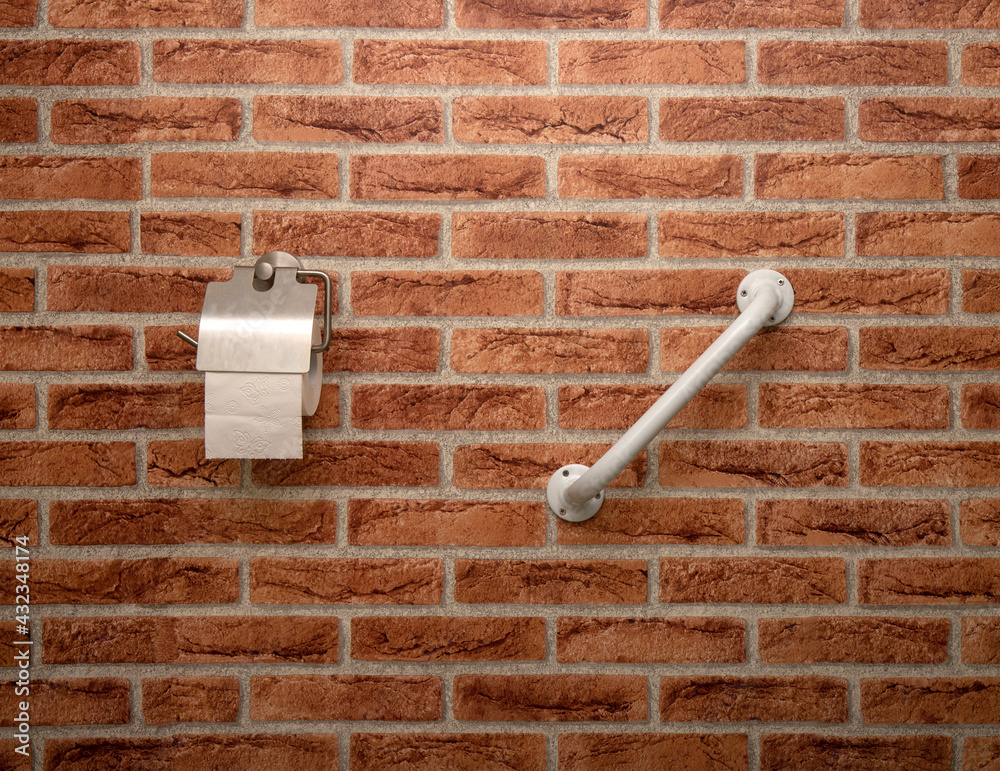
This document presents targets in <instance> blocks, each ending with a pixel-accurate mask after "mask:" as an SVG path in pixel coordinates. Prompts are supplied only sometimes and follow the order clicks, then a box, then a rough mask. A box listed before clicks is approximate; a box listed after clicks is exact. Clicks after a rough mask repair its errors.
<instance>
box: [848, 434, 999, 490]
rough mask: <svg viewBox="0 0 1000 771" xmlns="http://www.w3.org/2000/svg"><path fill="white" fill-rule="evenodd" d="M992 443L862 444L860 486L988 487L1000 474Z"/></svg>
mask: <svg viewBox="0 0 1000 771" xmlns="http://www.w3.org/2000/svg"><path fill="white" fill-rule="evenodd" d="M998 453H1000V445H998V444H997V443H995V442H862V443H861V484H862V485H865V486H876V487H877V486H881V487H884V486H902V487H938V486H941V487H989V486H991V485H993V484H995V483H996V474H997V472H998V470H1000V454H998Z"/></svg>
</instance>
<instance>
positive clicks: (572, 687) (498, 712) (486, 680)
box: [454, 674, 648, 723]
mask: <svg viewBox="0 0 1000 771" xmlns="http://www.w3.org/2000/svg"><path fill="white" fill-rule="evenodd" d="M454 708H455V717H456V718H457V719H458V720H475V721H532V722H535V721H538V722H544V723H549V722H554V721H558V722H562V721H573V722H595V721H598V722H600V721H609V720H610V721H640V720H641V721H644V720H646V717H647V714H648V708H647V703H646V678H645V677H644V676H642V675H589V674H588V675H457V676H456V677H455V707H454Z"/></svg>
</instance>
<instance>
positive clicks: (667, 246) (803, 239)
mask: <svg viewBox="0 0 1000 771" xmlns="http://www.w3.org/2000/svg"><path fill="white" fill-rule="evenodd" d="M657 235H658V240H659V253H660V256H661V257H683V258H691V257H735V258H739V259H745V258H748V257H843V256H844V238H845V224H844V215H843V213H841V212H822V211H820V212H709V211H664V212H660V216H659V230H658V234H657Z"/></svg>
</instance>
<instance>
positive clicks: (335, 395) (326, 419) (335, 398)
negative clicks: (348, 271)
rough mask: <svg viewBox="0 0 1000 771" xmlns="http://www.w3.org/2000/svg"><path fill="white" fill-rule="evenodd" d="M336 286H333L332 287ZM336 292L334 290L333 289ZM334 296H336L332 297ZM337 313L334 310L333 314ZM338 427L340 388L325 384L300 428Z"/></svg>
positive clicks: (303, 418) (333, 384)
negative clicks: (313, 408) (316, 402)
mask: <svg viewBox="0 0 1000 771" xmlns="http://www.w3.org/2000/svg"><path fill="white" fill-rule="evenodd" d="M336 286H337V285H336V284H334V287H336ZM334 292H336V289H334ZM334 296H336V294H335V295H334ZM336 312H337V311H336V310H334V313H336ZM339 427H340V386H339V385H338V384H336V383H327V385H326V386H325V387H324V388H323V392H322V393H321V394H320V397H319V405H318V406H317V407H316V412H315V413H313V414H312V415H311V416H306V415H304V416H303V417H302V428H304V429H306V430H307V431H308V430H310V429H314V428H339Z"/></svg>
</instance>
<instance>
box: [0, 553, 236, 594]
mask: <svg viewBox="0 0 1000 771" xmlns="http://www.w3.org/2000/svg"><path fill="white" fill-rule="evenodd" d="M0 572H3V573H4V574H5V575H4V584H3V586H6V587H9V590H8V592H4V593H3V594H2V595H0V596H2V597H3V599H4V602H5V604H7V605H12V604H13V602H14V591H13V587H14V563H13V562H10V561H7V562H5V563H4V564H3V566H2V568H0ZM237 572H238V561H237V560H235V559H218V558H216V559H188V558H173V557H147V558H145V559H134V560H124V559H91V560H61V559H32V560H31V582H32V587H31V588H32V591H31V602H32V603H33V604H44V605H51V604H59V605H117V604H120V603H122V604H149V605H165V604H175V603H180V604H204V603H212V604H214V603H229V602H236V601H237V599H239V593H240V592H239V583H238V577H237Z"/></svg>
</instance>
